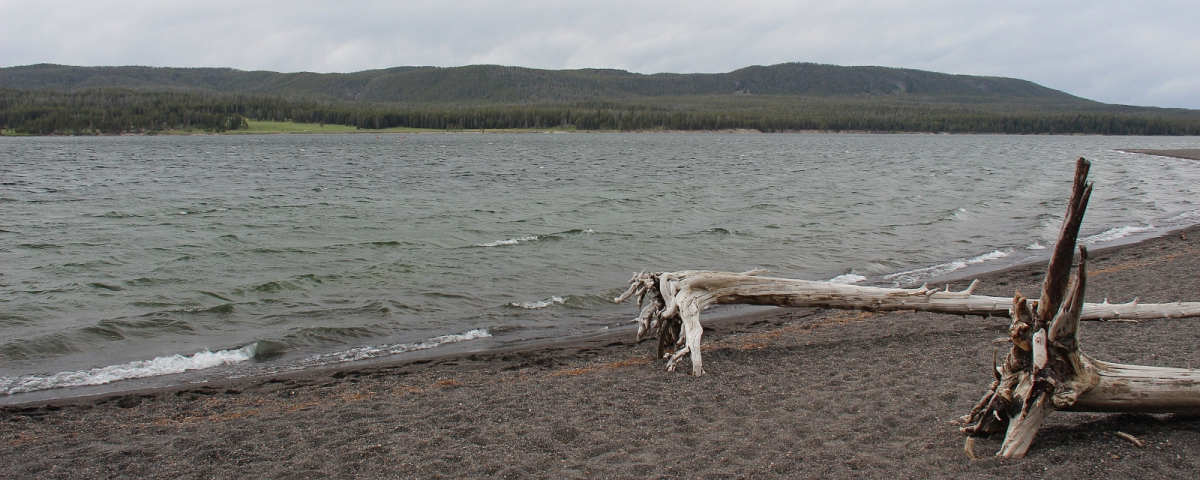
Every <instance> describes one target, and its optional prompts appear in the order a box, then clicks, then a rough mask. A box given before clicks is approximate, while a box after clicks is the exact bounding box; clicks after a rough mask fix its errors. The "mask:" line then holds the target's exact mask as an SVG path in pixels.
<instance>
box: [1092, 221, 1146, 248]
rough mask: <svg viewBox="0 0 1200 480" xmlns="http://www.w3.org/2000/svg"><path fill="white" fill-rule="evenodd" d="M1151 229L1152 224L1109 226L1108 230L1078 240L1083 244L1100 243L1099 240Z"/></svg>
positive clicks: (1117, 237)
mask: <svg viewBox="0 0 1200 480" xmlns="http://www.w3.org/2000/svg"><path fill="white" fill-rule="evenodd" d="M1151 230H1154V227H1152V226H1145V227H1135V226H1130V225H1126V226H1123V227H1115V228H1110V229H1108V230H1105V231H1103V232H1100V233H1097V234H1095V235H1092V236H1090V237H1084V238H1082V239H1080V240H1079V242H1080V243H1083V244H1084V245H1091V244H1094V243H1100V242H1111V241H1113V240H1117V239H1120V238H1125V237H1128V236H1130V235H1134V234H1138V233H1142V232H1149V231H1151Z"/></svg>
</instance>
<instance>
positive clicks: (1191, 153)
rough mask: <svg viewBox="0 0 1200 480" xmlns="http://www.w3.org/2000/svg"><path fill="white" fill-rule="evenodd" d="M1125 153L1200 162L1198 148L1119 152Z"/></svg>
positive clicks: (1199, 149) (1199, 150)
mask: <svg viewBox="0 0 1200 480" xmlns="http://www.w3.org/2000/svg"><path fill="white" fill-rule="evenodd" d="M1121 151H1122V152H1125V153H1144V154H1146V155H1159V156H1162V157H1175V158H1186V159H1189V160H1200V148H1181V149H1177V150H1121Z"/></svg>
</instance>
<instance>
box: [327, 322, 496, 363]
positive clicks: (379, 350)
mask: <svg viewBox="0 0 1200 480" xmlns="http://www.w3.org/2000/svg"><path fill="white" fill-rule="evenodd" d="M491 336H492V334H491V333H488V331H487V329H485V328H477V329H474V330H470V331H467V332H465V333H460V334H454V335H440V336H437V337H433V338H430V339H429V340H425V341H423V342H416V343H396V344H391V345H374V346H366V347H356V348H351V349H349V350H344V351H341V352H334V353H326V354H322V355H314V356H312V357H309V358H308V359H307V360H305V361H304V362H303V363H304V364H305V366H324V365H330V364H334V363H344V362H354V361H359V360H368V359H372V358H378V357H384V356H388V355H396V354H400V353H407V352H415V351H417V350H428V349H431V348H434V347H439V346H442V345H445V344H448V343H458V342H466V341H470V340H478V339H481V338H490V337H491Z"/></svg>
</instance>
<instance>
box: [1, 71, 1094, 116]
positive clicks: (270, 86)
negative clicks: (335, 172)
mask: <svg viewBox="0 0 1200 480" xmlns="http://www.w3.org/2000/svg"><path fill="white" fill-rule="evenodd" d="M0 87H2V88H8V89H21V90H55V91H77V90H82V89H96V88H111V87H118V88H126V89H132V90H139V91H174V92H191V93H226V94H250V95H271V96H281V97H283V98H289V99H297V100H299V99H304V100H318V101H357V102H371V103H404V104H430V103H440V104H463V103H472V104H528V103H542V104H546V103H553V104H562V103H567V102H580V101H594V100H622V101H627V100H633V99H637V98H644V97H667V96H670V97H678V96H695V95H703V96H713V95H747V94H749V95H787V96H806V97H845V96H889V97H906V96H907V97H921V98H925V99H939V98H940V99H947V100H952V101H955V102H969V103H974V102H987V103H993V102H1005V101H1014V100H1015V101H1018V102H1020V103H1036V104H1060V105H1070V106H1085V105H1087V106H1095V105H1099V104H1097V103H1096V102H1091V101H1089V100H1085V99H1082V98H1079V97H1075V96H1072V95H1069V94H1067V93H1063V92H1060V91H1058V90H1053V89H1050V88H1046V87H1043V86H1041V85H1038V84H1035V83H1033V82H1029V81H1025V80H1018V79H1012V78H1001V77H977V76H968V75H950V74H944V73H934V72H926V71H920V70H909V69H899V68H885V67H841V66H835V65H819V64H812V63H784V64H779V65H772V66H753V67H746V68H742V69H739V70H735V71H732V72H729V73H713V74H700V73H694V74H675V73H659V74H653V75H644V74H638V73H631V72H627V71H624V70H603V69H583V70H538V69H531V68H520V67H503V66H496V65H473V66H466V67H452V68H440V67H397V68H389V69H384V70H368V71H363V72H356V73H344V74H343V73H324V74H321V73H276V72H265V71H253V72H247V71H242V70H235V69H230V68H156V67H72V66H63V65H50V64H41V65H31V66H23V67H9V68H0Z"/></svg>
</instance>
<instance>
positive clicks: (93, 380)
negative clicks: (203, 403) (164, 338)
mask: <svg viewBox="0 0 1200 480" xmlns="http://www.w3.org/2000/svg"><path fill="white" fill-rule="evenodd" d="M254 350H255V344H251V345H247V346H245V347H242V348H239V349H236V350H221V351H218V352H210V351H203V352H199V353H196V354H195V355H191V356H187V355H171V356H169V357H158V358H155V359H154V360H138V361H135V362H129V363H124V364H121V365H109V366H107V367H97V368H93V369H90V370H79V371H74V372H59V373H55V374H53V375H21V376H15V377H0V393H4V394H6V395H12V394H14V393H27V392H35V391H38V390H47V389H51V388H62V387H81V386H88V385H104V384H108V383H112V382H116V381H120V380H130V379H135V378H146V377H157V376H161V375H171V374H176V373H183V372H187V371H190V370H203V369H206V368H213V367H219V366H222V365H232V364H235V363H241V362H244V361H246V360H249V359H251V358H253V357H254Z"/></svg>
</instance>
